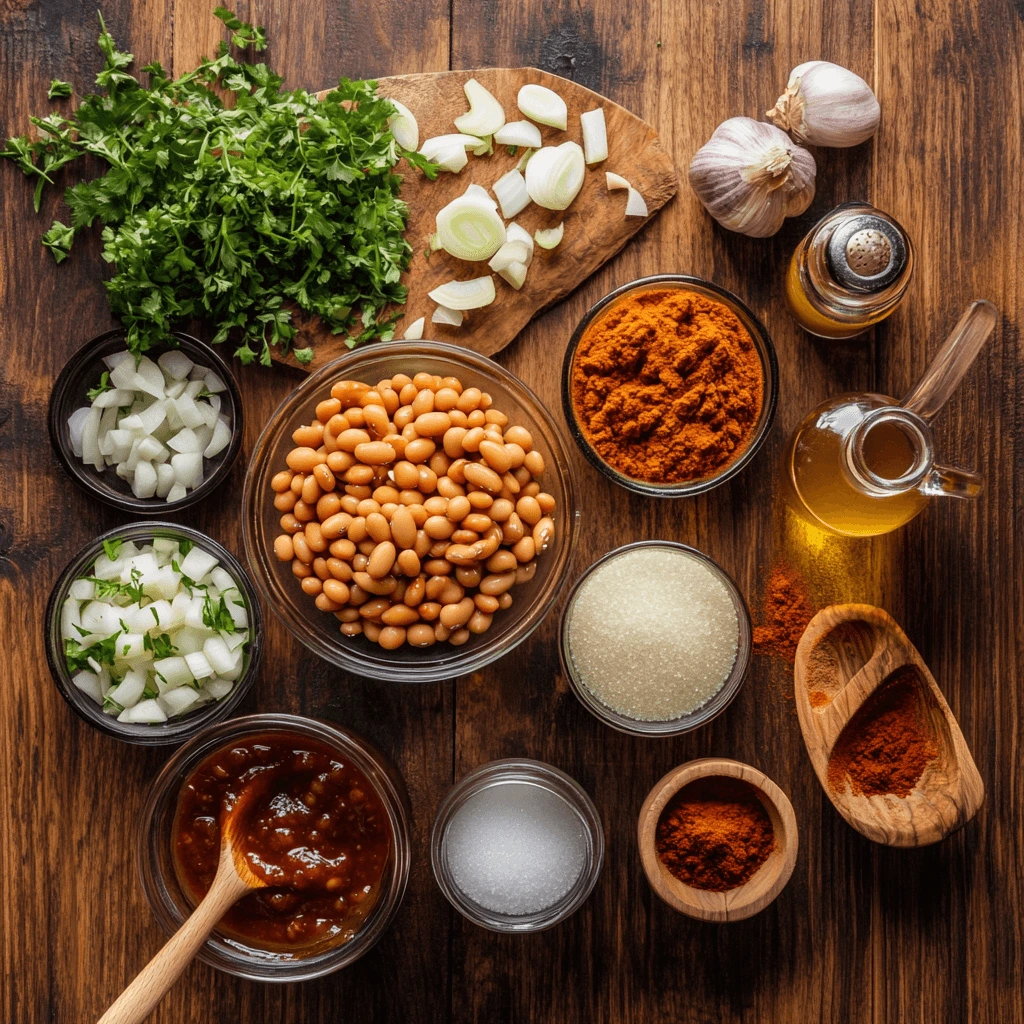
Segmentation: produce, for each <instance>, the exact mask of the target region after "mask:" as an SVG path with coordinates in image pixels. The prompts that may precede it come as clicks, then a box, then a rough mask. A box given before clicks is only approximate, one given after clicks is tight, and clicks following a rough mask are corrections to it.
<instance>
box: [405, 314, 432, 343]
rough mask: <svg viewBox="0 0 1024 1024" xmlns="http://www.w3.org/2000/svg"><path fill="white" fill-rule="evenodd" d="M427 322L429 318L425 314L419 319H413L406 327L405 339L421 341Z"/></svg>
mask: <svg viewBox="0 0 1024 1024" xmlns="http://www.w3.org/2000/svg"><path fill="white" fill-rule="evenodd" d="M426 323H427V318H426V317H423V316H421V317H420V318H419V319H418V320H413V322H412V323H411V324H409V326H408V327H407V328H406V329H405V334H404V337H405V340H406V341H419V340H420V339H421V338H422V337H423V328H424V327H425V326H426Z"/></svg>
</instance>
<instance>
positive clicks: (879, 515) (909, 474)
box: [784, 300, 998, 537]
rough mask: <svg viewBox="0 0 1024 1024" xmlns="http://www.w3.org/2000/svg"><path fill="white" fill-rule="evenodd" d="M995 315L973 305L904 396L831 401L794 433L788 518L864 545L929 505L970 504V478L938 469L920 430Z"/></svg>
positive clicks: (976, 483)
mask: <svg viewBox="0 0 1024 1024" xmlns="http://www.w3.org/2000/svg"><path fill="white" fill-rule="evenodd" d="M997 318H998V313H997V311H996V308H995V306H993V305H992V303H990V302H985V301H983V300H981V301H976V302H973V303H972V304H971V305H970V307H968V309H967V310H966V312H965V313H964V314H963V316H962V317H961V318H960V321H959V322H958V323H957V325H956V327H955V328H954V330H953V333H952V334H951V335H950V336H949V338H947V339H946V342H945V344H944V345H943V346H942V349H941V350H940V352H939V354H938V355H937V356H936V358H935V360H934V362H933V363H932V364H931V366H930V367H929V368H928V369H927V371H925V374H924V376H923V377H922V378H921V380H920V381H918V383H917V384H916V385H915V387H914V388H913V389H912V390H911V392H910V394H909V395H907V397H906V398H904V399H903V401H902V402H897V401H896V399H894V398H889V397H887V396H886V395H875V394H852V395H839V396H838V397H836V398H832V399H830V400H829V401H827V402H825V403H823V404H822V405H819V406H818V407H817V408H816V409H814V410H812V411H811V413H810V414H809V415H808V416H807V417H806V418H805V419H804V421H803V422H802V423H801V424H800V425H799V426H798V427H797V428H796V430H795V431H794V432H793V435H792V437H791V438H790V439H789V442H788V444H787V446H786V452H785V456H784V471H785V488H786V492H787V497H788V498H789V501H790V503H791V504H792V505H793V507H794V508H795V510H796V511H797V512H798V513H799V514H800V515H801V516H803V517H804V518H805V519H806V520H808V521H809V522H810V523H812V524H813V525H814V526H817V527H819V528H820V529H823V530H826V531H828V532H829V533H835V534H839V535H840V536H844V537H870V536H875V535H876V534H881V533H889V532H890V531H891V530H895V529H897V528H898V527H900V526H902V525H903V524H904V523H907V522H909V521H910V520H911V519H913V518H914V516H916V515H917V514H918V513H919V512H920V511H921V510H922V509H923V508H924V507H925V505H927V504H928V502H929V501H930V500H931V499H932V498H937V497H955V498H974V497H977V496H978V494H979V493H980V492H981V479H980V477H978V476H977V474H975V473H971V472H968V471H966V470H961V469H950V468H948V467H945V466H940V465H938V464H937V463H936V459H935V443H934V440H933V437H932V431H931V427H930V426H929V423H930V422H931V420H932V419H933V418H934V417H935V416H936V415H937V414H938V413H939V411H940V410H941V409H942V407H943V406H944V405H945V404H946V402H947V401H948V399H949V396H950V395H951V394H952V393H953V390H954V389H955V388H956V386H957V384H959V382H960V380H961V378H962V377H963V375H964V374H965V373H966V372H967V370H968V368H969V367H970V365H971V363H973V362H974V359H975V357H976V356H977V354H978V352H979V351H981V348H982V346H983V345H984V344H985V342H986V341H987V340H988V338H989V335H990V334H991V333H992V331H993V329H994V327H995V325H996V320H997Z"/></svg>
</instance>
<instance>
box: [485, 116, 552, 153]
mask: <svg viewBox="0 0 1024 1024" xmlns="http://www.w3.org/2000/svg"><path fill="white" fill-rule="evenodd" d="M494 141H495V142H496V143H497V144H498V145H499V146H527V147H528V148H530V149H540V147H541V146H542V145H543V142H542V141H541V137H540V129H539V128H538V127H537V126H536V125H535V124H531V123H530V122H529V121H513V122H512V123H511V124H506V125H505V126H504V127H503V128H500V129H499V130H498V131H496V132H495V133H494Z"/></svg>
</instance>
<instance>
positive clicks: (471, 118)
mask: <svg viewBox="0 0 1024 1024" xmlns="http://www.w3.org/2000/svg"><path fill="white" fill-rule="evenodd" d="M462 88H463V90H464V92H465V93H466V99H467V100H468V101H469V110H467V111H466V113H465V114H462V115H461V116H459V117H457V118H455V127H456V128H458V129H459V131H460V132H465V133H466V134H467V135H476V136H477V137H478V138H483V137H484V136H485V135H493V134H494V133H495V132H496V131H498V129H500V128H501V127H502V125H504V123H505V111H504V108H503V107H502V105H501V104H500V103H499V102H498V101H497V100H496V99H495V98H494V96H492V95H491V93H489V92H488V91H487V90H486V89H485V88H484V87H483V86H482V85H481V84H480V83H479V82H478V81H477V80H476V79H475V78H471V79H470V80H469V81H468V82H466V84H465V85H464V86H463V87H462Z"/></svg>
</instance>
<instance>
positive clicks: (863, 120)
mask: <svg viewBox="0 0 1024 1024" xmlns="http://www.w3.org/2000/svg"><path fill="white" fill-rule="evenodd" d="M767 116H768V117H769V118H771V120H772V121H773V122H774V123H775V124H777V125H778V126H779V127H780V128H782V129H784V130H786V131H789V132H792V134H793V137H794V138H795V139H797V140H798V141H800V142H806V143H809V144H810V145H812V146H832V147H835V148H838V149H842V148H845V147H847V146H857V145H860V143H862V142H864V141H866V140H867V139H870V138H871V136H872V135H874V134H875V132H876V131H878V121H879V119H880V118H881V116H882V111H881V108H880V107H879V105H878V100H877V99H876V98H875V94H874V93H873V92H872V91H871V86H870V85H868V83H867V82H865V81H864V79H863V78H861V77H860V75H855V74H854V73H853V72H852V71H848V70H847V69H846V68H844V67H840V66H839V65H838V64H831V63H829V61H827V60H811V61H808V62H807V63H806V64H801V65H799V66H798V67H795V68H793V70H792V71H791V72H790V73H789V84H788V85H787V86H786V91H785V92H784V93H783V94H782V95H781V96H780V97H779V98H778V100H777V101H776V103H775V106H774V107H772V109H771V110H769V111H768V114H767Z"/></svg>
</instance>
